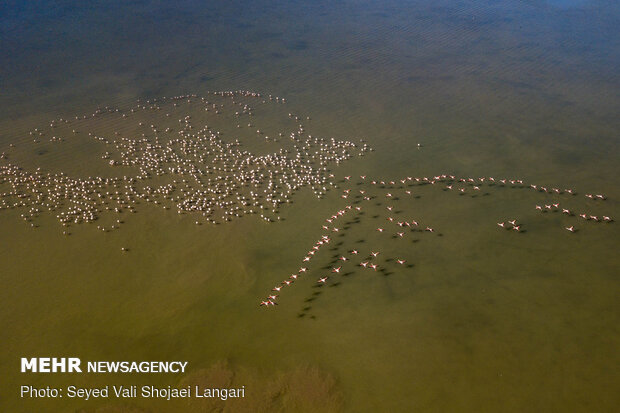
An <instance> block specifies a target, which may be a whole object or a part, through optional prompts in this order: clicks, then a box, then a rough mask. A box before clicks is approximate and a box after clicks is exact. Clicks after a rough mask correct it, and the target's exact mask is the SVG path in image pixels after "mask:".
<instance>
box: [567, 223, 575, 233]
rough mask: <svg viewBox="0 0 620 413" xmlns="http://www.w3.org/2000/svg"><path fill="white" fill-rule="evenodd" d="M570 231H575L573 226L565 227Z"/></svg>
mask: <svg viewBox="0 0 620 413" xmlns="http://www.w3.org/2000/svg"><path fill="white" fill-rule="evenodd" d="M566 229H567V230H569V231H570V232H575V226H573V225H571V226H570V227H566Z"/></svg>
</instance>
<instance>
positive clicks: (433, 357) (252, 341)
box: [0, 0, 620, 412]
mask: <svg viewBox="0 0 620 413" xmlns="http://www.w3.org/2000/svg"><path fill="white" fill-rule="evenodd" d="M618 27H620V8H619V6H618V5H617V4H616V3H614V2H612V1H559V0H554V1H549V2H544V1H529V2H509V1H499V2H478V1H439V2H420V1H344V2H328V1H315V2H311V1H308V2H302V1H292V2H281V1H278V2H263V1H257V2H247V1H233V2H200V1H182V2H174V4H173V3H171V2H164V1H132V2H128V1H118V2H93V3H92V4H90V3H89V4H88V5H85V4H83V2H77V1H59V2H47V1H44V2H36V3H32V4H25V3H24V2H20V1H9V2H5V3H4V4H3V5H0V58H1V61H2V63H1V64H0V85H1V93H0V153H1V152H5V153H7V154H8V157H9V159H8V161H10V162H13V163H15V164H18V165H22V166H23V167H24V168H26V169H29V170H33V169H35V168H36V167H41V168H42V169H44V170H46V171H55V172H56V171H58V172H60V171H65V172H67V173H68V174H70V175H73V176H81V177H85V176H89V175H91V174H100V175H102V174H106V173H108V174H111V173H114V172H113V171H110V168H109V167H107V165H106V163H105V161H103V160H101V159H100V155H101V148H100V147H98V146H97V145H95V144H91V143H82V142H81V141H76V142H74V141H71V142H62V143H58V144H48V143H46V144H45V145H44V146H45V151H40V149H36V148H41V147H37V146H36V145H34V144H33V143H32V138H31V136H30V135H29V134H28V131H30V130H32V129H33V128H38V127H45V126H47V125H48V124H49V122H50V120H51V119H56V118H58V117H72V116H75V115H77V114H87V113H92V112H93V111H94V110H96V109H97V108H98V107H104V106H111V107H121V108H128V107H130V106H132V105H134V104H135V101H136V99H139V98H142V99H151V98H157V97H162V96H175V95H181V94H197V95H199V96H203V95H206V93H207V92H208V91H224V90H253V91H257V92H260V93H263V94H273V95H274V96H282V97H284V98H286V100H287V103H286V104H285V105H282V106H281V107H277V108H275V109H273V108H272V107H271V106H269V105H268V106H269V108H268V109H265V110H264V111H263V112H261V110H257V113H256V115H255V118H256V119H255V123H256V124H257V125H261V128H264V130H267V131H269V130H273V131H274V133H275V131H278V130H284V129H286V128H290V127H291V123H290V122H289V119H288V117H287V114H288V113H289V112H291V113H295V114H300V115H301V116H303V119H304V121H303V123H304V126H305V127H306V128H307V131H308V133H310V134H312V135H316V136H324V137H334V138H336V139H350V140H352V141H359V139H364V140H365V141H366V142H367V143H368V144H369V145H371V146H372V148H373V151H372V152H370V153H368V154H367V155H366V156H364V157H356V158H354V159H352V160H350V161H347V162H345V163H343V164H342V165H340V166H333V167H330V169H331V171H332V173H334V175H335V176H336V179H335V182H337V185H338V186H339V188H338V189H336V190H333V191H330V192H328V194H327V196H326V197H325V198H324V199H320V200H319V199H317V198H316V197H315V196H314V195H313V193H312V191H311V190H310V189H309V188H304V189H302V190H300V191H298V192H297V193H296V194H295V195H294V197H293V202H292V203H291V204H290V205H285V206H283V207H282V209H281V214H280V216H281V217H282V218H283V219H282V220H281V221H279V222H276V223H271V224H268V223H265V222H263V221H261V220H260V219H258V218H257V217H256V216H247V217H244V218H243V219H240V220H237V221H234V222H230V223H225V224H221V225H199V226H197V225H195V224H194V219H193V218H192V217H191V216H190V215H185V214H181V215H179V214H176V213H173V212H171V211H165V210H162V209H160V208H156V207H155V206H153V205H151V204H147V203H142V204H141V205H139V206H137V211H138V212H137V213H135V214H129V216H127V217H125V224H124V225H123V226H122V227H121V229H120V230H118V231H113V232H110V233H102V232H100V231H97V230H95V228H94V226H93V225H92V224H90V225H89V224H84V225H74V226H72V227H71V236H63V235H62V227H61V226H60V225H59V224H58V222H57V221H55V220H54V217H53V214H49V213H45V214H42V216H41V217H40V218H38V219H37V220H36V222H37V223H38V224H39V227H38V228H36V229H32V228H30V226H29V225H27V224H26V223H24V222H23V220H21V219H20V217H19V215H20V214H21V213H23V212H24V211H22V210H18V209H13V210H8V211H6V210H3V211H0V280H1V282H2V288H1V289H0V320H1V321H0V323H1V324H0V326H1V327H2V329H1V330H2V335H1V336H0V342H1V343H2V345H1V348H2V351H1V352H0V371H2V377H3V379H2V380H0V410H2V411H7V412H22V411H23V412H32V411H37V412H58V411H67V412H74V411H84V412H91V411H93V412H94V411H100V412H108V411H110V412H112V411H131V412H134V411H135V412H142V411H153V412H159V411H163V412H168V411H222V409H224V410H223V411H227V412H237V411H247V412H254V411H270V412H272V411H286V412H288V411H293V412H296V411H307V412H312V411H317V412H330V411H334V412H336V411H346V412H384V411H385V412H388V411H389V412H401V411H402V412H462V411H476V412H496V411H498V412H499V411H501V412H524V411H536V412H551V411H562V412H566V411H579V412H582V411H583V412H612V411H615V410H616V409H617V406H618V404H619V403H620V399H619V397H618V380H619V377H618V364H619V361H620V360H619V357H618V348H619V347H620V340H619V338H620V331H619V328H618V326H619V325H620V319H619V318H620V317H619V314H620V313H619V305H618V302H620V301H619V300H618V292H619V288H618V285H619V284H618V264H619V263H620V259H619V258H618V246H619V245H620V244H619V241H620V232H619V231H618V223H617V222H613V223H592V222H588V223H585V222H581V221H580V219H579V218H578V217H577V218H572V219H569V218H568V217H564V216H562V214H559V213H557V214H552V213H548V214H540V213H539V212H537V211H536V210H535V209H534V205H536V204H539V203H544V202H550V201H551V200H553V199H555V198H554V197H553V196H551V195H549V196H545V195H541V194H539V193H537V192H534V191H531V190H528V189H526V188H523V189H515V188H503V187H494V188H493V189H492V190H490V189H489V191H488V193H489V195H488V196H484V195H482V194H481V195H480V196H470V195H469V193H468V194H467V195H464V196H458V195H456V194H453V193H449V192H447V191H442V190H441V189H439V188H431V187H428V186H424V187H418V186H416V187H413V188H412V192H414V194H415V195H416V196H419V198H411V199H404V198H403V199H401V200H398V201H394V204H395V206H396V207H397V208H398V209H403V210H405V211H407V214H409V215H411V214H413V216H415V217H419V219H420V220H422V221H424V222H429V223H432V224H433V225H434V226H435V227H436V228H437V229H438V232H440V235H441V236H435V235H432V236H431V235H430V234H423V233H420V234H418V235H416V236H415V237H416V239H417V240H418V241H415V242H414V241H411V242H409V241H407V243H400V244H399V243H398V241H395V240H392V239H389V240H387V241H385V240H383V239H380V238H378V237H379V236H380V234H378V233H377V232H376V231H375V228H376V227H377V226H378V225H381V224H377V222H378V220H379V218H377V219H376V220H375V219H373V218H372V216H373V215H374V214H377V215H378V214H384V213H385V208H384V207H385V205H386V204H385V202H384V201H383V200H381V201H382V202H381V205H377V204H379V202H376V203H375V202H373V203H372V205H369V207H368V211H367V214H366V216H365V218H364V219H363V220H362V221H361V222H360V223H359V224H356V225H353V226H352V228H351V229H350V230H347V232H345V233H343V234H342V237H340V236H336V235H334V236H333V238H334V240H336V241H338V242H341V243H342V244H340V245H338V246H337V248H338V251H336V250H334V251H335V253H341V252H342V251H348V250H350V249H353V248H356V245H357V244H356V243H358V242H359V241H360V240H363V242H362V243H361V244H363V246H362V247H360V249H361V248H364V249H365V250H366V251H368V250H369V248H371V247H374V246H375V245H377V246H381V248H382V252H385V253H384V254H386V255H387V254H389V253H392V255H394V254H401V255H403V256H406V257H407V262H408V263H409V264H410V265H407V266H402V267H399V268H396V266H394V265H391V267H389V268H391V270H390V271H388V272H389V274H387V275H386V273H374V272H371V271H359V270H354V271H352V274H350V275H349V276H346V277H342V279H341V282H340V283H338V284H337V285H335V284H330V285H326V286H324V287H323V288H321V289H318V288H316V287H315V285H316V283H315V280H316V278H318V276H319V275H323V273H322V272H321V270H320V269H319V268H320V266H323V265H329V264H330V259H331V258H332V256H331V255H329V253H325V254H324V255H323V256H321V257H317V260H319V265H315V266H314V267H313V266H311V265H309V267H310V268H311V270H310V272H311V274H309V277H308V278H304V279H301V280H299V281H298V282H296V283H295V284H294V285H293V286H291V287H289V289H288V290H286V292H282V294H281V298H279V300H280V301H279V305H278V306H277V307H274V308H268V309H266V308H261V307H259V306H258V303H259V302H260V301H261V300H262V299H264V298H265V296H266V294H267V293H268V292H269V291H270V290H271V288H272V287H273V286H274V285H276V284H277V283H279V282H280V281H281V280H283V279H286V278H287V277H288V276H289V275H290V274H291V273H293V272H296V271H297V270H298V269H299V267H300V265H301V260H302V258H303V257H304V256H305V254H306V253H307V251H308V250H309V249H310V248H311V247H312V245H313V244H314V243H315V241H316V240H317V239H318V238H320V236H321V234H322V233H323V232H322V230H321V226H322V225H324V224H325V219H326V218H327V217H329V216H330V215H332V214H333V213H334V212H336V211H338V210H339V209H340V208H343V207H344V206H345V205H346V204H347V203H348V202H349V200H343V199H342V198H341V197H340V195H341V189H343V188H346V187H350V188H352V190H353V191H356V190H357V188H356V184H357V182H358V181H359V178H358V177H359V176H360V175H367V176H368V178H367V179H368V180H369V179H371V178H372V179H377V180H385V181H390V180H396V179H401V178H403V177H406V176H414V177H424V176H428V177H432V176H434V175H437V174H442V173H443V174H454V175H456V176H459V177H461V176H464V177H475V178H477V177H483V176H484V177H489V176H493V177H496V179H499V178H508V179H522V180H523V181H524V182H526V183H528V184H529V183H534V184H537V185H544V186H548V187H558V188H573V189H574V190H575V191H576V192H577V193H578V194H577V195H576V196H574V197H569V198H567V197H566V196H563V197H562V198H561V199H562V202H564V200H565V199H566V203H567V205H570V208H571V209H572V208H575V210H579V211H581V210H583V211H590V212H591V213H592V214H593V215H598V216H603V215H606V216H611V217H613V218H616V220H618V219H620V213H619V212H620V208H619V204H618V199H620V189H619V187H618V184H617V179H618V174H619V172H620V168H619V162H618V159H619V154H620V151H619V144H620V139H619V138H618V130H620V71H619V69H618V68H619V67H620V33H619V31H618ZM306 116H308V117H310V120H305V117H306ZM116 126H118V125H117V124H116V123H114V122H110V123H109V124H106V123H105V122H101V123H97V121H92V122H90V123H89V122H85V123H84V126H83V128H84V130H87V129H88V128H91V127H92V128H100V130H101V129H102V130H104V131H107V132H108V133H110V132H112V131H113V130H114V128H115V127H116ZM217 126H218V128H220V129H221V130H223V131H224V137H225V139H226V138H227V137H228V136H234V134H235V133H237V131H236V130H235V128H234V125H231V124H229V123H227V122H225V121H222V122H221V125H217ZM238 133H239V134H240V136H241V137H242V138H243V137H245V138H246V139H247V141H248V142H252V141H251V140H249V138H248V136H250V131H249V130H248V128H241V129H239V132H238ZM11 144H13V145H14V146H13V147H11V146H9V145H11ZM418 144H421V147H418ZM249 145H250V147H251V149H252V150H253V151H255V152H260V151H262V150H272V149H273V148H275V147H277V146H276V145H277V144H276V143H265V145H266V146H263V145H262V144H257V143H256V142H254V143H249ZM269 148H271V149H269ZM2 162H6V161H2ZM346 175H352V176H353V178H352V179H351V181H350V183H349V182H348V181H343V179H342V178H343V177H344V176H346ZM365 185H366V186H367V184H365ZM395 185H396V186H397V185H398V181H396V184H395ZM483 192H485V191H483ZM586 193H594V194H605V196H606V197H607V199H606V200H605V201H592V200H589V199H588V198H585V197H584V196H583V195H584V194H586ZM510 217H519V220H520V222H521V221H523V225H524V227H525V228H526V229H527V231H525V232H523V233H520V234H516V233H515V234H513V233H512V232H510V233H505V232H503V231H499V232H498V228H497V226H496V225H495V223H496V222H499V221H504V220H506V219H508V218H510ZM381 219H383V218H381ZM382 222H383V221H382ZM572 223H574V224H575V225H578V226H579V231H578V232H577V233H574V234H571V233H569V232H568V231H566V230H564V229H563V227H566V226H568V225H571V224H572ZM427 235H428V236H427ZM513 235H514V236H513ZM121 247H127V248H129V251H128V252H127V253H122V252H121V251H120V249H121ZM317 255H318V254H317ZM315 292H320V294H314V293H315ZM35 356H41V357H45V356H57V357H63V356H65V357H70V356H78V357H80V358H81V359H82V360H187V361H188V362H189V365H188V374H187V375H186V376H182V375H166V374H156V375H144V374H143V375H133V376H132V375H129V376H128V375H124V376H123V375H96V374H81V375H79V374H73V375H72V374H55V375H44V374H38V375H37V374H21V373H20V372H19V360H20V358H21V357H35ZM187 383H205V384H209V385H222V386H241V385H245V386H246V395H247V397H246V399H245V400H241V401H234V400H229V401H227V402H223V403H217V402H212V403H211V404H209V403H206V404H201V403H198V402H196V401H191V402H187V401H172V402H164V401H157V400H147V399H136V400H128V401H122V400H117V399H108V400H91V401H83V400H75V399H73V400H72V399H70V398H67V397H65V398H62V399H56V400H51V399H46V400H25V399H20V398H19V386H20V385H22V384H30V385H33V386H39V387H45V386H46V385H51V386H58V387H62V386H67V385H72V384H73V385H78V386H85V387H92V386H103V385H112V384H139V385H142V384H152V385H158V386H166V385H181V384H187ZM98 409H99V410H98ZM218 409H219V410H218Z"/></svg>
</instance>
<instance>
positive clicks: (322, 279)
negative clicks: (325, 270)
mask: <svg viewBox="0 0 620 413" xmlns="http://www.w3.org/2000/svg"><path fill="white" fill-rule="evenodd" d="M325 281H327V277H323V278H319V280H318V281H317V282H318V283H325Z"/></svg>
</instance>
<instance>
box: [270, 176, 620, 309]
mask: <svg viewBox="0 0 620 413" xmlns="http://www.w3.org/2000/svg"><path fill="white" fill-rule="evenodd" d="M341 183H342V185H343V191H342V194H341V195H340V196H341V198H343V199H346V200H347V202H349V204H348V205H346V206H345V207H344V208H342V209H340V210H338V212H337V213H335V214H333V215H331V216H329V217H327V218H326V219H325V223H324V224H322V225H321V229H322V231H323V234H322V235H321V236H320V238H319V239H318V240H317V241H316V242H315V244H314V245H313V247H312V248H311V249H310V250H309V251H308V253H307V254H306V256H305V257H304V258H303V259H302V262H303V263H304V264H303V265H307V266H303V267H301V268H300V269H299V270H298V271H297V272H296V273H293V274H291V275H290V276H289V277H288V278H287V279H285V280H284V281H282V282H280V283H279V284H277V285H276V286H275V287H274V288H273V289H272V291H271V293H270V294H269V295H268V296H267V298H266V299H264V300H262V301H260V306H264V307H272V306H275V305H277V299H278V297H279V295H280V294H279V293H280V291H282V289H283V288H285V287H289V286H291V285H292V284H293V283H294V282H296V281H297V280H298V278H299V277H300V276H301V275H302V274H309V275H314V276H318V277H319V278H318V279H317V281H316V283H317V284H318V285H321V286H322V285H325V284H327V283H328V282H329V280H330V279H332V277H336V276H337V275H338V274H342V273H343V272H344V271H345V270H344V268H345V266H348V268H349V269H352V268H354V267H355V268H360V267H361V268H362V269H371V270H373V271H378V270H379V271H381V270H385V269H386V268H385V267H386V266H394V265H397V266H401V265H405V263H407V262H408V261H407V259H406V258H404V257H401V256H396V255H395V253H394V251H395V250H396V248H394V246H395V245H394V244H388V243H389V242H391V241H390V240H400V239H405V238H407V236H408V234H410V233H428V234H433V233H436V234H437V235H439V234H438V233H437V232H436V231H435V229H434V228H433V227H431V226H427V225H425V224H421V223H420V222H419V220H416V219H413V218H411V217H408V218H404V217H403V215H402V213H403V211H402V209H403V208H404V207H405V206H406V205H403V202H401V201H403V200H404V201H405V202H406V200H407V198H408V197H412V196H414V188H415V187H418V189H421V187H424V186H426V187H435V188H438V189H441V190H443V191H445V192H450V191H452V192H455V193H456V194H458V195H459V196H462V195H463V194H465V193H468V192H470V193H476V191H480V190H481V188H482V187H485V189H490V188H493V187H496V188H504V187H508V188H529V189H531V190H535V191H537V192H540V193H545V194H550V195H553V196H561V195H563V196H577V192H576V191H574V190H572V189H563V190H561V189H559V188H547V187H545V186H539V185H533V184H532V185H528V184H524V182H523V180H521V179H495V178H494V177H481V178H473V177H466V178H460V177H458V178H457V177H456V176H454V175H449V174H441V175H436V176H432V177H413V176H408V177H404V178H402V179H399V180H396V181H381V180H372V179H367V176H366V175H361V176H359V179H358V180H352V177H351V176H345V177H344V179H342V181H341ZM347 183H348V184H350V185H349V186H348V187H347ZM416 193H417V190H416ZM585 197H586V198H587V199H590V200H593V201H604V200H606V199H607V197H606V196H605V195H602V194H596V195H593V194H586V195H585ZM370 201H373V202H370ZM377 201H379V202H377ZM364 205H368V207H369V208H368V209H369V210H370V209H372V210H373V213H375V212H376V207H377V206H381V208H383V207H384V208H385V210H384V212H383V213H382V214H375V215H373V216H372V218H376V219H379V222H385V224H380V225H379V226H378V227H376V229H375V230H376V231H377V232H378V233H380V234H383V235H387V238H383V239H376V238H375V242H381V244H380V245H381V246H382V247H385V246H386V244H387V247H392V248H389V249H387V250H386V249H384V248H375V249H370V250H368V251H367V252H365V253H362V252H360V251H358V250H356V249H350V250H348V251H347V252H346V253H345V255H341V256H340V257H339V258H337V259H336V261H332V264H331V265H330V266H329V267H330V268H331V269H330V268H325V267H319V270H318V271H312V270H311V269H310V268H309V263H310V261H312V260H313V259H314V257H316V254H318V252H319V250H320V249H321V247H323V246H325V245H327V244H329V243H330V241H332V238H331V236H332V235H333V234H338V235H340V236H344V235H343V232H345V231H347V230H348V229H349V228H350V225H349V224H350V222H347V223H345V225H339V222H340V221H341V220H342V217H344V216H345V215H349V214H351V213H355V214H356V216H357V218H356V219H355V222H359V219H360V218H361V215H363V213H364V211H365V210H366V209H367V208H366V206H364ZM395 205H397V206H396V207H395ZM536 209H537V210H540V211H541V212H543V213H546V212H554V211H555V212H560V211H561V212H562V213H563V214H564V215H566V216H570V217H577V216H578V217H581V218H582V219H584V220H585V221H589V222H606V223H611V222H613V221H614V220H613V218H611V217H609V216H606V215H601V216H600V217H599V216H596V215H592V214H590V213H587V212H582V213H579V214H575V213H573V212H572V211H571V210H570V209H567V208H562V207H560V203H559V202H557V201H552V202H551V203H550V204H543V205H536ZM497 226H498V227H499V228H500V229H506V230H509V231H511V232H523V231H524V230H523V229H522V227H523V224H522V223H521V222H519V220H518V219H516V218H513V219H507V220H505V221H503V222H498V223H497ZM565 229H566V230H567V231H569V232H576V231H577V228H576V227H575V225H571V226H570V227H565ZM334 250H336V249H334ZM400 250H402V248H401V249H400ZM384 251H385V254H384ZM380 254H383V255H384V256H385V257H386V258H385V260H384V261H382V262H378V257H379V255H380ZM334 262H337V264H334ZM351 266H353V267H351ZM328 271H329V272H328Z"/></svg>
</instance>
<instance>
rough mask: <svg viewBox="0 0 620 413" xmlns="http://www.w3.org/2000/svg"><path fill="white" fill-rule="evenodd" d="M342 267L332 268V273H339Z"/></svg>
mask: <svg viewBox="0 0 620 413" xmlns="http://www.w3.org/2000/svg"><path fill="white" fill-rule="evenodd" d="M341 268H342V267H337V268H332V272H340V269H341Z"/></svg>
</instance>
